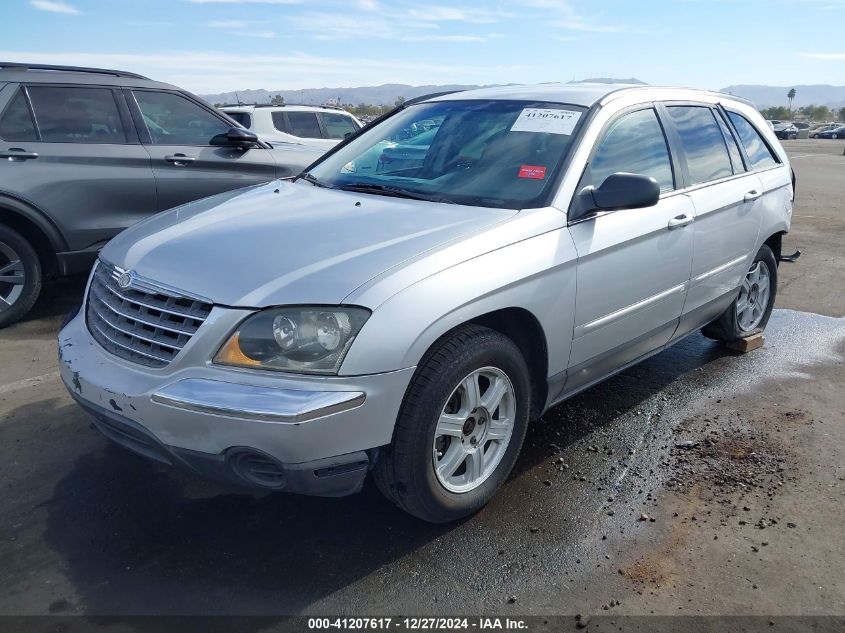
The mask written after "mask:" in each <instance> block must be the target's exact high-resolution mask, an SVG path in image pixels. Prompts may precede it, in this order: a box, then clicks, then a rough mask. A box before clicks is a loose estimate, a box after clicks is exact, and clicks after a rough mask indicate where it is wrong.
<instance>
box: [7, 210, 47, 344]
mask: <svg viewBox="0 0 845 633" xmlns="http://www.w3.org/2000/svg"><path fill="white" fill-rule="evenodd" d="M41 283H42V279H41V262H40V261H39V259H38V254H37V253H36V252H35V249H33V248H32V246H31V245H30V244H29V242H27V241H26V239H24V238H23V237H22V236H21V234H20V233H18V232H17V231H14V230H12V229H10V228H9V227H6V226H2V225H0V328H2V327H6V326H7V325H11V324H12V323H14V322H15V321H18V320H19V319H20V318H21V317H23V316H24V315H25V314H26V313H27V312H29V310H30V309H31V308H32V306H33V305H34V304H35V301H36V299H38V295H39V294H40V293H41Z"/></svg>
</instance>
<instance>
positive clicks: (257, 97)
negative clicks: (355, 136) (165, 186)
mask: <svg viewBox="0 0 845 633" xmlns="http://www.w3.org/2000/svg"><path fill="white" fill-rule="evenodd" d="M587 82H592V83H628V84H645V82H643V81H640V80H639V79H634V78H630V79H612V78H604V77H601V78H591V79H585V80H583V81H573V82H569V83H587ZM483 87H485V86H476V85H463V84H446V85H427V86H411V85H408V84H384V85H381V86H363V87H359V88H306V89H304V90H267V89H264V88H258V89H249V90H239V91H237V92H234V91H233V92H223V93H218V94H206V95H202V97H203V98H204V99H205V100H206V101H208V102H209V103H212V104H215V103H249V104H252V103H269V102H270V99H271V98H272V97H274V96H276V95H281V96H282V97H283V98H284V100H285V103H307V104H323V103H329V102H331V101H332V100H337V102H339V103H351V104H353V105H358V104H361V103H364V104H369V105H392V104H393V103H395V102H396V100H397V99H398V98H399V97H404V98H405V99H413V98H414V97H420V96H422V95H426V94H431V93H435V92H447V91H452V90H471V89H473V88H483ZM791 88H795V92H796V97H795V101H794V105H795V106H802V105H810V104H813V105H826V106H828V107H832V108H840V107H843V106H845V86H828V85H815V86H802V85H796V86H757V85H734V86H728V87H726V88H722V89H721V91H720V92H727V93H730V94H733V95H736V96H738V97H742V98H744V99H748V100H749V101H751V102H753V103H754V104H755V105H756V106H757V107H758V108H767V107H769V106H779V105H787V104H788V100H787V97H786V95H787V93H788V92H789V90H790V89H791Z"/></svg>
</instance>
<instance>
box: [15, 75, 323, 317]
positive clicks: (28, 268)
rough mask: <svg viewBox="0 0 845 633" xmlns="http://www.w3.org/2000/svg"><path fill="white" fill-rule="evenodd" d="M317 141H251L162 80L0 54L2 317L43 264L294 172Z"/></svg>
mask: <svg viewBox="0 0 845 633" xmlns="http://www.w3.org/2000/svg"><path fill="white" fill-rule="evenodd" d="M319 155H320V152H319V151H318V150H314V149H308V148H303V147H302V146H295V145H290V146H287V145H280V144H273V145H269V144H267V143H264V142H261V141H258V139H257V138H256V137H255V135H254V134H253V133H252V132H249V131H248V130H245V129H243V128H241V127H240V126H239V125H238V124H236V123H235V122H234V121H233V120H231V119H229V118H228V117H227V116H226V115H224V114H222V113H220V112H217V111H216V110H214V109H213V108H211V107H209V106H208V104H206V103H205V102H203V101H202V100H200V99H199V98H197V97H195V96H193V95H191V94H189V93H187V92H185V91H184V90H181V89H179V88H176V87H175V86H171V85H168V84H163V83H159V82H156V81H151V80H149V79H147V78H146V77H141V76H140V75H135V74H133V73H127V72H121V71H115V70H104V69H96V68H76V67H65V66H45V65H32V64H12V63H2V62H0V327H3V326H5V325H8V324H10V323H13V322H15V321H17V320H18V319H20V318H21V317H22V316H23V315H24V314H26V312H27V311H28V310H29V309H30V308H31V307H32V306H33V304H34V303H35V301H36V299H37V298H38V294H39V292H40V290H41V286H42V282H43V280H44V279H45V278H47V277H51V276H61V275H70V274H74V273H79V272H83V271H86V270H87V269H89V268H90V266H91V264H92V263H93V261H94V259H95V257H96V254H97V251H98V250H99V249H100V248H101V247H102V246H103V245H104V244H105V243H106V242H107V241H108V240H109V239H111V238H112V237H114V236H115V235H116V234H117V233H118V232H120V231H121V230H123V229H125V228H126V227H128V226H130V225H132V224H134V223H135V222H137V221H138V220H140V219H142V218H144V217H146V216H148V215H150V214H152V213H155V212H157V211H163V210H165V209H169V208H171V207H174V206H177V205H180V204H183V203H185V202H189V201H191V200H196V199H198V198H203V197H205V196H210V195H212V194H216V193H220V192H223V191H228V190H231V189H236V188H238V187H244V186H247V185H253V184H257V183H262V182H267V181H270V180H274V179H276V178H286V177H291V176H294V175H296V174H298V173H299V172H300V171H302V169H303V168H304V167H305V166H307V165H308V164H310V163H311V162H313V161H314V160H315V159H316V158H318V157H319Z"/></svg>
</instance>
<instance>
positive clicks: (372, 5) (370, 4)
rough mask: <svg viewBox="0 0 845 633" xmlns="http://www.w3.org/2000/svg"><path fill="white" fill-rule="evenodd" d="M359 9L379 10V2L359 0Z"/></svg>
mask: <svg viewBox="0 0 845 633" xmlns="http://www.w3.org/2000/svg"><path fill="white" fill-rule="evenodd" d="M356 4H357V5H358V9H359V10H361V11H378V10H379V4H378V2H376V0H358V2H356Z"/></svg>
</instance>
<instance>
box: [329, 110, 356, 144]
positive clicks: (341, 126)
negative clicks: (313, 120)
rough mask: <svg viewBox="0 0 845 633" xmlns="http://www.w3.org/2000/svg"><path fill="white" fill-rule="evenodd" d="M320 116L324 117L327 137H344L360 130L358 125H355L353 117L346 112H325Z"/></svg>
mask: <svg viewBox="0 0 845 633" xmlns="http://www.w3.org/2000/svg"><path fill="white" fill-rule="evenodd" d="M320 118H321V119H323V127H325V128H326V138H333V139H343V138H346V135H347V134H355V132H357V131H358V126H356V125H355V121H353V120H352V117H348V116H346V115H345V114H335V113H333V112H323V113H322V114H321V115H320Z"/></svg>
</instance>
